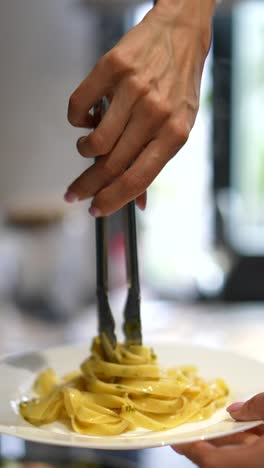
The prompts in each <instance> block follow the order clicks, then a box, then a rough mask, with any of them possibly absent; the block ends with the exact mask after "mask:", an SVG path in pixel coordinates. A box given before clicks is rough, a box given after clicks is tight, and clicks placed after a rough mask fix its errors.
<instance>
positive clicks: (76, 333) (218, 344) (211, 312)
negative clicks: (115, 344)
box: [0, 294, 264, 360]
mask: <svg viewBox="0 0 264 468" xmlns="http://www.w3.org/2000/svg"><path fill="white" fill-rule="evenodd" d="M122 299H124V298H121V296H120V295H119V294H117V295H115V296H113V297H112V298H111V307H112V310H113V311H116V313H115V314H114V315H115V320H116V323H117V333H118V336H119V338H121V336H122V335H121V333H122V332H121V330H122V314H121V312H120V311H121V310H122ZM142 322H143V335H144V339H145V342H146V344H147V343H148V342H149V343H151V344H155V342H158V341H163V340H166V342H168V341H177V342H187V343H193V344H198V345H205V346H209V347H214V348H220V349H231V350H234V351H236V352H239V353H243V354H246V355H248V356H251V357H253V358H255V359H261V360H264V305H263V304H236V305H230V304H216V305H201V304H199V305H183V304H172V303H168V302H159V301H155V300H151V299H149V298H145V299H143V301H142ZM0 330H1V340H0V355H3V354H9V353H17V352H22V351H28V350H32V349H39V348H45V347H50V346H57V345H61V344H68V343H84V342H87V343H89V342H90V339H91V338H92V337H93V336H94V335H95V334H96V332H97V320H96V308H95V306H92V307H90V308H87V309H85V310H82V311H78V313H76V314H74V315H73V317H72V319H70V320H68V321H61V322H51V321H45V320H41V319H40V318H37V317H34V316H32V315H27V314H25V313H23V314H22V312H21V311H19V310H18V309H17V308H16V307H15V306H14V305H10V304H6V305H1V306H0Z"/></svg>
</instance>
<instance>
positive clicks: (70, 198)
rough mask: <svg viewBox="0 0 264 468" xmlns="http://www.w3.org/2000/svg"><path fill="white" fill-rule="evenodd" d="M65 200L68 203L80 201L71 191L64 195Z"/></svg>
mask: <svg viewBox="0 0 264 468" xmlns="http://www.w3.org/2000/svg"><path fill="white" fill-rule="evenodd" d="M64 200H65V201H66V202H67V203H74V202H76V201H78V200H79V197H78V195H76V193H74V192H71V191H70V190H67V192H66V193H65V195H64Z"/></svg>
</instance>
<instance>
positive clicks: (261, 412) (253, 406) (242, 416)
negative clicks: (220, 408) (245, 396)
mask: <svg viewBox="0 0 264 468" xmlns="http://www.w3.org/2000/svg"><path fill="white" fill-rule="evenodd" d="M227 411H228V412H229V413H230V414H231V416H232V418H234V419H237V420H238V421H251V420H258V419H263V420H264V392H263V393H259V394H258V395H256V396H254V397H253V398H251V399H250V400H248V401H246V402H245V403H233V404H232V405H230V406H229V407H228V408H227Z"/></svg>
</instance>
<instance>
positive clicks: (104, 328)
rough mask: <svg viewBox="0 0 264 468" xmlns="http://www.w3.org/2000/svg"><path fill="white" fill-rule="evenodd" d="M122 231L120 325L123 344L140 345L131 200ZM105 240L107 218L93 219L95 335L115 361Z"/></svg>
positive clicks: (98, 116)
mask: <svg viewBox="0 0 264 468" xmlns="http://www.w3.org/2000/svg"><path fill="white" fill-rule="evenodd" d="M106 106H107V102H106V100H105V98H104V99H102V100H101V101H99V102H98V103H97V104H96V105H95V106H94V120H95V128H96V127H97V126H98V125H99V123H100V121H101V120H102V118H103V115H104V113H105V110H106ZM122 211H123V222H124V234H125V246H126V249H125V253H126V271H127V286H128V295H127V300H126V305H125V310H124V325H123V330H124V334H125V343H126V345H128V346H129V345H131V344H136V345H141V344H142V332H141V319H140V282H139V271H138V254H137V231H136V212H135V202H134V201H132V202H130V203H129V204H128V205H127V206H125V207H124V208H123V209H122ZM107 244H108V242H107V218H106V217H101V218H97V219H96V267H97V290H96V296H97V313H98V322H99V336H100V341H101V345H102V348H103V351H104V354H105V357H106V358H107V359H108V360H109V361H116V353H115V349H116V344H117V338H116V334H115V321H114V317H113V314H112V312H111V308H110V305H109V301H108V245H107Z"/></svg>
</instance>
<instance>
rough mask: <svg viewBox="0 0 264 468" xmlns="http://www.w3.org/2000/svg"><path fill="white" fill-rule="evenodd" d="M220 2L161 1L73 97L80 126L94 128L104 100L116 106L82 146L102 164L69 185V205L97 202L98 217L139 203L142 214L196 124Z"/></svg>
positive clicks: (94, 206)
mask: <svg viewBox="0 0 264 468" xmlns="http://www.w3.org/2000/svg"><path fill="white" fill-rule="evenodd" d="M214 3H215V1H214V0H203V1H202V0H187V1H186V0H177V2H175V0H159V2H158V3H157V5H156V6H155V7H154V8H153V9H152V10H151V11H150V12H149V13H148V14H147V15H146V17H145V18H144V20H143V21H142V22H141V23H140V24H139V25H137V26H136V27H135V28H133V29H132V30H131V31H129V32H128V33H127V34H126V35H125V36H124V37H123V38H122V39H121V41H120V42H119V43H118V44H117V45H116V46H115V47H114V48H113V49H112V50H111V51H110V52H108V53H107V54H106V55H105V56H104V57H102V58H101V59H100V60H99V62H98V63H97V65H96V66H95V68H94V69H93V70H92V72H91V73H90V74H89V75H88V76H87V78H85V80H84V81H83V82H82V83H81V84H80V86H79V87H78V88H77V89H76V91H75V92H74V93H73V94H72V96H71V98H70V102H69V112H68V117H69V121H70V122H71V124H72V125H74V126H76V127H86V128H92V127H93V118H92V115H91V114H90V113H89V112H90V110H91V109H92V106H93V105H94V104H95V103H96V102H97V101H98V100H99V99H100V98H101V97H103V96H107V97H108V99H109V101H110V106H109V108H108V110H107V112H106V114H105V116H104V118H103V120H102V122H101V123H100V125H99V126H98V128H97V129H96V130H94V131H92V132H91V133H90V134H89V135H88V136H85V137H82V138H80V139H79V140H78V143H77V148H78V150H79V152H80V154H81V155H82V156H84V157H96V158H97V159H96V163H95V164H94V165H93V166H91V167H90V168H89V169H87V170H86V171H85V172H84V173H83V174H82V175H81V176H80V177H79V178H78V179H77V180H75V181H74V182H73V183H72V184H71V185H70V187H69V188H68V191H67V193H66V195H65V199H66V200H67V201H69V202H72V201H77V200H84V199H86V198H90V197H94V198H93V201H92V207H91V209H90V212H91V214H93V215H94V216H102V215H109V214H111V213H112V212H114V211H116V210H118V209H119V208H121V207H122V206H124V205H125V204H126V203H128V202H129V201H131V200H133V199H136V198H137V200H138V204H139V205H140V206H141V207H142V208H144V206H145V204H146V199H145V191H146V189H147V187H148V186H149V185H150V184H151V182H152V181H153V180H154V179H155V177H156V176H157V175H158V174H159V172H160V171H161V170H162V168H163V167H164V166H165V164H166V163H167V162H168V161H169V160H170V159H171V158H172V157H173V156H174V155H175V154H176V153H177V152H178V151H179V150H180V149H181V147H182V146H183V145H184V144H185V142H186V141H187V139H188V136H189V133H190V131H191V128H192V126H193V124H194V121H195V118H196V114H197V111H198V106H199V93H200V83H201V75H202V71H203V66H204V61H205V58H206V56H207V53H208V49H209V46H210V40H211V18H212V14H213V7H214ZM201 12H202V14H201ZM128 167H129V169H127V168H128Z"/></svg>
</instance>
